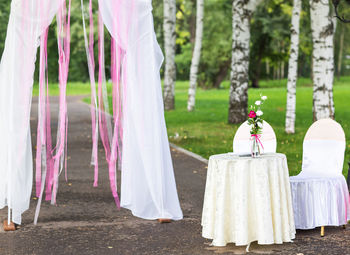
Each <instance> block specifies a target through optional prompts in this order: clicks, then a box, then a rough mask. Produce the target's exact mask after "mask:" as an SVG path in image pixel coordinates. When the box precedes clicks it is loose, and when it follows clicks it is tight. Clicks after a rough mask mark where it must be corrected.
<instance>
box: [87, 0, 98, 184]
mask: <svg viewBox="0 0 350 255" xmlns="http://www.w3.org/2000/svg"><path fill="white" fill-rule="evenodd" d="M89 16H90V20H89V21H90V26H89V27H90V33H89V58H90V61H91V66H92V68H91V71H92V74H90V81H91V120H92V123H91V125H92V148H93V149H92V150H93V163H94V165H95V169H94V187H97V186H98V128H97V119H96V108H97V105H95V107H94V104H96V102H97V99H96V86H95V59H94V20H93V11H92V0H90V1H89ZM91 71H90V72H91ZM92 77H93V78H92ZM92 84H93V86H92Z"/></svg>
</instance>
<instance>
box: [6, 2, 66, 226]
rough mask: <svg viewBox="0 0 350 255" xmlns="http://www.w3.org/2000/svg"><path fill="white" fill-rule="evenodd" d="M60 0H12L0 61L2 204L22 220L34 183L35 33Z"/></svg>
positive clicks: (13, 218) (57, 6) (15, 217)
mask: <svg viewBox="0 0 350 255" xmlns="http://www.w3.org/2000/svg"><path fill="white" fill-rule="evenodd" d="M61 3H62V0H13V1H12V3H11V14H10V20H9V24H8V29H7V36H6V42H5V49H4V52H3V55H2V58H1V64H0V141H1V142H0V162H1V164H0V208H4V207H5V206H7V205H8V206H9V208H11V209H12V221H13V222H15V223H17V224H21V214H22V213H23V212H24V211H25V210H27V209H28V207H29V202H30V194H31V189H32V181H33V179H32V174H33V164H32V150H31V136H30V125H29V120H30V107H31V99H32V86H33V73H34V68H35V60H36V51H37V47H38V46H39V37H40V35H41V34H42V33H43V31H44V30H45V29H46V28H47V26H48V25H49V24H50V23H51V20H52V18H53V16H54V15H55V14H56V12H57V10H58V8H59V6H60V4H61Z"/></svg>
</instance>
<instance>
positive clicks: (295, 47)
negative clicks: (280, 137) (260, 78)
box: [285, 0, 301, 134]
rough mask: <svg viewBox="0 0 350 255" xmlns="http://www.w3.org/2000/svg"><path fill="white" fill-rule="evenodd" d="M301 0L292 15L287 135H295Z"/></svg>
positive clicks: (297, 1)
mask: <svg viewBox="0 0 350 255" xmlns="http://www.w3.org/2000/svg"><path fill="white" fill-rule="evenodd" d="M300 11H301V0H294V2H293V13H292V26H291V29H290V32H291V36H290V41H291V45H290V54H289V63H288V83H287V107H286V129H285V131H286V133H288V134H294V133H295V108H296V86H297V78H298V54H299V31H300V30H299V24H300Z"/></svg>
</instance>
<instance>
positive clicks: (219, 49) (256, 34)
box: [0, 0, 350, 88]
mask: <svg viewBox="0 0 350 255" xmlns="http://www.w3.org/2000/svg"><path fill="white" fill-rule="evenodd" d="M72 4H73V10H72V21H71V24H72V58H71V63H70V73H69V79H70V81H88V79H89V77H88V71H87V62H86V56H85V49H84V38H83V30H82V20H81V11H80V1H73V2H72ZM153 8H154V9H153V15H154V24H155V30H156V34H157V38H158V42H159V44H160V45H161V47H162V48H163V47H164V33H163V0H153ZM292 8H293V1H292V0H264V1H263V2H262V3H261V4H260V5H259V6H258V7H257V9H256V11H255V12H254V14H253V17H252V19H251V43H250V47H251V49H250V61H249V63H250V67H251V68H249V74H250V83H249V84H250V85H251V86H253V87H256V86H258V85H259V80H260V79H281V78H286V77H287V68H288V57H289V55H288V52H289V47H290V29H289V27H290V22H291V14H292ZM344 8H346V7H344ZM9 12H10V4H9V1H8V0H0V52H2V51H3V48H4V43H5V36H6V29H7V23H8V18H9ZM309 12H310V11H309V1H308V0H302V11H301V20H300V22H301V24H300V28H301V29H300V45H299V46H300V50H299V61H298V63H299V68H298V75H299V76H302V77H310V76H311V68H310V67H311V54H312V38H311V36H310V33H311V30H310V14H309ZM95 15H97V13H95ZM203 27H204V30H203V41H202V54H201V60H200V65H199V71H198V85H199V86H200V87H203V88H219V87H220V84H221V82H222V81H223V80H225V79H228V78H229V72H230V64H231V47H232V39H231V38H232V0H206V1H204V25H203ZM55 28H56V25H55V23H54V22H53V23H52V25H51V27H50V35H49V39H48V52H49V65H50V66H49V77H50V80H51V81H56V80H57V41H56V35H55V34H56V32H55ZM195 28H196V0H176V56H175V63H176V79H177V80H188V79H189V75H190V66H191V59H192V51H193V47H194V41H195ZM348 30H349V26H346V24H342V23H338V27H337V30H336V35H335V63H336V73H337V75H348V74H350V71H349V70H348V69H346V68H345V67H346V65H350V61H349V60H348V59H346V53H347V52H349V48H350V34H349V33H347V31H348ZM106 37H108V34H106ZM96 42H97V37H96ZM106 42H108V40H107V41H106ZM106 47H108V45H107V46H106ZM106 53H107V54H108V50H106ZM339 56H340V57H341V58H340V60H339V59H338V58H339ZM107 57H108V56H107ZM252 67H254V68H252ZM162 72H163V70H162Z"/></svg>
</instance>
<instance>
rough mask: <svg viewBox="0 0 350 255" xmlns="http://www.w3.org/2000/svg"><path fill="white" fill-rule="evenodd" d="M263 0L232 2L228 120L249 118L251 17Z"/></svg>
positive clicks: (239, 121)
mask: <svg viewBox="0 0 350 255" xmlns="http://www.w3.org/2000/svg"><path fill="white" fill-rule="evenodd" d="M260 2H261V0H233V2H232V62H231V86H230V101H229V112H228V122H229V123H241V122H243V121H245V120H246V118H247V110H248V109H247V108H248V81H249V77H248V67H249V42H250V19H251V16H252V14H253V12H254V10H255V9H256V7H257V5H258V4H259V3H260Z"/></svg>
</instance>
